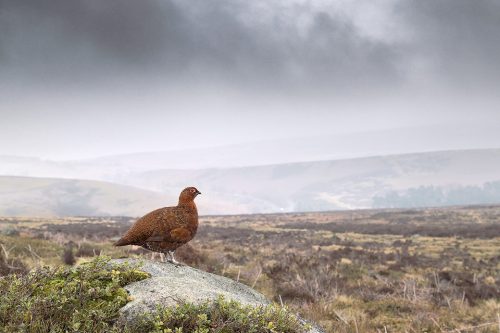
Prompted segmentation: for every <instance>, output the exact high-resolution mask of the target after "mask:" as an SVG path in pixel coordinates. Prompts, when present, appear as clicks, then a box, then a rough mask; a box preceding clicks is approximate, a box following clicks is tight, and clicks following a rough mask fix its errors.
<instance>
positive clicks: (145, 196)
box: [0, 176, 174, 216]
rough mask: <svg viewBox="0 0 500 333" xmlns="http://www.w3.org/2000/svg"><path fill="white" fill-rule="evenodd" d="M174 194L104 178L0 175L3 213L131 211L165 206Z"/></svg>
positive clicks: (47, 214)
mask: <svg viewBox="0 0 500 333" xmlns="http://www.w3.org/2000/svg"><path fill="white" fill-rule="evenodd" d="M172 200H174V198H171V197H169V196H168V195H164V194H159V193H155V192H152V191H147V190H142V189H138V188H134V187H130V186H124V185H117V184H112V183H107V182H101V181H89V180H75V179H55V178H33V177H8V176H0V215H2V216H67V215H73V216H74V215H82V216H83V215H84V216H94V215H128V216H138V215H141V214H143V213H144V212H146V211H148V210H151V209H154V208H157V207H161V206H165V205H166V204H167V203H169V202H172Z"/></svg>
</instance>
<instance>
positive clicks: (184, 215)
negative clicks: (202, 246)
mask: <svg viewBox="0 0 500 333" xmlns="http://www.w3.org/2000/svg"><path fill="white" fill-rule="evenodd" d="M198 194H201V193H200V192H199V191H198V190H197V189H196V188H194V187H187V188H185V189H184V190H183V191H182V192H181V194H180V196H179V203H178V204H177V206H174V207H164V208H160V209H157V210H154V211H152V212H150V213H148V214H146V215H144V216H143V217H141V218H140V219H139V220H137V221H136V222H135V223H134V225H133V226H132V227H131V228H130V229H129V230H128V231H127V232H126V233H125V235H124V236H123V237H122V238H121V239H120V240H118V241H117V242H116V243H115V244H114V245H115V246H125V245H138V246H142V247H143V248H145V249H148V250H150V251H155V252H161V253H169V252H172V251H175V250H176V249H177V248H178V247H179V246H181V245H183V244H186V243H187V242H189V241H190V240H191V239H193V237H194V236H195V235H196V231H197V230H198V210H197V208H196V204H195V203H194V198H196V196H197V195H198ZM172 259H173V253H172ZM173 260H174V259H173Z"/></svg>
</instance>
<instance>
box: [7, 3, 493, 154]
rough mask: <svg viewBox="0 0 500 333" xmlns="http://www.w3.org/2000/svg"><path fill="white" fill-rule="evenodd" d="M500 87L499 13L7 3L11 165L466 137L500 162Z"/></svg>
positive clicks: (422, 7) (454, 7) (455, 7)
mask: <svg viewBox="0 0 500 333" xmlns="http://www.w3.org/2000/svg"><path fill="white" fill-rule="evenodd" d="M499 78H500V1H498V0H490V1H487V0H484V1H483V0H474V1H470V0H414V1H411V0H399V1H396V0H359V1H346V0H343V1H341V0H331V1H318V0H275V1H272V0H256V1H246V0H211V1H206V0H178V1H177V0H156V1H152V0H141V1H137V0H71V1H68V0H52V1H49V0H0V113H1V114H0V155H1V154H10V155H31V156H41V157H46V158H56V159H65V158H72V159H73V158H83V157H91V156H98V155H108V154H117V153H130V152H138V151H156V150H170V149H182V148H187V147H200V146H214V145H224V144H232V143H240V142H251V141H261V140H273V139H281V138H292V137H307V136H318V135H333V134H345V133H359V132H365V131H385V130H391V129H398V128H413V129H415V128H417V129H418V128H426V129H427V130H426V132H425V133H426V135H430V136H431V137H432V131H430V132H429V130H428V129H429V128H431V129H433V131H435V132H436V133H437V132H440V131H441V129H442V130H446V129H447V128H448V129H449V128H451V127H455V128H459V129H463V131H461V133H464V135H465V136H466V135H471V136H474V137H473V138H472V137H471V140H472V139H473V141H474V142H477V147H478V148H480V147H499V148H500V131H498V133H497V134H492V133H494V131H493V130H492V128H493V129H494V128H500V94H499V91H500V89H499V85H500V79H499ZM468 128H473V129H474V130H473V131H467V129H468ZM483 128H484V129H485V131H488V133H489V134H488V135H485V136H484V140H482V139H481V138H478V133H481V132H482V129H483ZM479 135H480V134H479ZM439 138H440V139H439V140H440V142H439V144H436V148H438V147H439V148H442V147H443V141H442V140H443V139H442V133H440V136H439ZM449 140H450V147H451V146H453V142H452V141H453V140H455V137H453V136H450V139H449ZM427 141H428V140H427ZM346 145H348V143H347V142H346ZM401 146H402V147H403V149H404V146H405V142H401ZM445 146H446V144H445ZM468 148H470V147H468Z"/></svg>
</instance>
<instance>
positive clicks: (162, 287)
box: [111, 259, 322, 333]
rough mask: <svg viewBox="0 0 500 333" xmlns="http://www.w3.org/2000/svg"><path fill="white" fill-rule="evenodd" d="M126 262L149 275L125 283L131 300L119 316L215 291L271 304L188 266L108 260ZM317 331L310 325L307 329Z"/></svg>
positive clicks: (129, 316) (128, 317)
mask: <svg viewBox="0 0 500 333" xmlns="http://www.w3.org/2000/svg"><path fill="white" fill-rule="evenodd" d="M126 262H128V263H129V264H130V265H134V266H135V265H137V266H139V269H140V270H142V271H144V272H147V273H149V274H151V277H150V278H148V279H145V280H142V281H137V282H133V283H131V284H129V285H127V286H125V289H126V290H127V291H128V293H129V294H130V296H132V301H130V302H129V303H127V304H126V305H125V306H124V307H123V308H122V309H121V310H120V316H121V320H125V321H130V320H133V319H134V317H136V316H137V315H139V314H140V313H145V312H151V311H154V310H155V309H156V307H157V305H163V306H172V305H176V304H178V303H179V302H190V303H195V304H199V303H203V302H205V301H207V300H209V301H210V300H215V299H216V298H217V297H218V296H219V295H223V296H224V298H225V299H227V300H235V301H237V302H240V303H241V304H243V305H252V306H259V305H269V304H271V302H270V301H269V300H267V299H266V298H265V297H264V295H262V294H260V293H258V292H257V291H255V290H254V289H252V288H250V287H248V286H246V285H244V284H241V283H239V282H236V281H234V280H231V279H229V278H226V277H223V276H219V275H215V274H211V273H207V272H203V271H200V270H198V269H195V268H192V267H189V266H185V265H174V264H172V263H169V262H165V263H163V262H155V261H149V260H138V259H115V260H112V261H111V263H117V264H123V263H126ZM321 332H322V331H321V330H319V329H317V328H313V329H312V330H311V332H310V333H321Z"/></svg>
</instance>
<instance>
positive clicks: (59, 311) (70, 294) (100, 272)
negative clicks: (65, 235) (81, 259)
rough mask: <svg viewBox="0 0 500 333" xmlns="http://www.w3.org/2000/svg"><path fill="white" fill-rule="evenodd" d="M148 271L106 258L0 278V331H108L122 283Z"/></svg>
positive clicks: (120, 302)
mask: <svg viewBox="0 0 500 333" xmlns="http://www.w3.org/2000/svg"><path fill="white" fill-rule="evenodd" d="M147 276H148V275H147V274H146V273H144V272H141V271H138V270H136V269H135V268H132V267H128V266H126V265H116V266H111V265H110V264H109V263H108V259H106V258H102V257H99V258H97V259H96V260H94V261H92V262H90V263H87V264H83V265H81V266H78V267H70V268H68V267H59V268H48V267H45V268H40V269H36V270H33V271H31V272H30V273H29V274H27V275H24V276H16V275H8V276H6V277H3V278H0V300H1V302H0V332H94V333H97V332H110V331H112V330H113V329H115V327H114V320H115V319H116V318H117V316H118V310H119V309H120V308H121V307H122V306H124V305H125V304H126V303H127V298H128V295H127V291H126V290H125V289H123V288H122V287H123V286H125V285H126V284H128V283H130V282H133V281H138V280H142V279H144V278H146V277H147Z"/></svg>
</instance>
